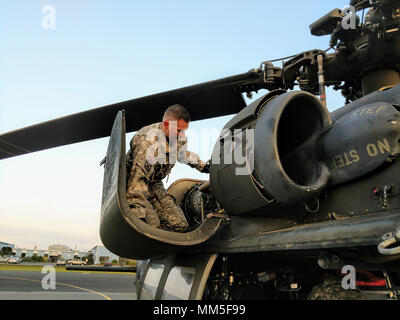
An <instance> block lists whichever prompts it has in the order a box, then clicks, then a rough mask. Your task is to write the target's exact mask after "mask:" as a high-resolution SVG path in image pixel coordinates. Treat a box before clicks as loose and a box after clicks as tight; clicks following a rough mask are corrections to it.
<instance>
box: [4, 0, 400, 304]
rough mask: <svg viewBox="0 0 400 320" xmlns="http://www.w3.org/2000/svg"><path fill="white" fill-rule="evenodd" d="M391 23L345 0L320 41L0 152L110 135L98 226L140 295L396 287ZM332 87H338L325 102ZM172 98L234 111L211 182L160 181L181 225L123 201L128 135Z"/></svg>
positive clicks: (398, 184) (395, 39) (302, 295)
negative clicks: (131, 270)
mask: <svg viewBox="0 0 400 320" xmlns="http://www.w3.org/2000/svg"><path fill="white" fill-rule="evenodd" d="M361 12H362V18H360V17H359V14H360V13H361ZM346 22H350V23H349V25H347V24H346ZM352 23H353V24H354V25H353V26H352ZM399 28H400V1H397V0H396V1H387V0H374V1H372V0H371V1H365V0H352V1H351V2H350V6H349V10H348V12H346V10H340V9H334V10H332V11H331V12H329V13H328V14H327V15H325V16H324V17H322V18H321V19H319V20H317V21H316V22H314V23H313V24H312V25H311V26H310V31H311V33H312V34H313V35H315V36H325V35H330V37H331V38H330V39H331V40H330V47H329V49H328V50H319V49H315V50H310V51H306V52H302V53H300V54H297V55H295V56H292V57H288V58H286V59H285V62H284V64H283V66H282V67H276V66H275V65H274V64H273V62H275V61H265V62H263V63H261V65H260V66H259V67H258V68H256V69H252V70H250V71H249V72H246V73H243V74H238V75H234V76H230V77H227V78H223V79H218V80H214V81H210V82H206V83H201V84H197V85H193V86H189V87H184V88H181V89H176V90H171V91H167V92H163V93H159V94H154V95H151V96H147V97H143V98H139V99H134V100H130V101H126V102H122V103H117V104H113V105H109V106H106V107H101V108H97V109H92V110H89V111H85V112H81V113H78V114H74V115H70V116H66V117H63V118H59V119H55V120H52V121H48V122H45V123H41V124H37V125H33V126H31V127H27V128H23V129H19V130H16V131H12V132H9V133H5V134H2V135H0V159H6V158H10V157H13V156H18V155H22V154H26V153H29V152H35V151H39V150H44V149H48V148H52V147H56V146H61V145H66V144H71V143H76V142H81V141H86V140H92V139H97V138H101V137H106V136H110V140H109V145H108V150H107V154H106V157H105V159H104V160H103V161H102V162H101V164H102V165H104V182H103V195H102V207H101V216H100V237H101V239H102V242H103V244H104V245H105V246H106V247H107V248H108V249H109V250H110V251H111V252H113V253H115V254H117V255H119V256H121V257H125V258H131V259H136V260H138V268H137V275H136V277H137V278H136V279H137V280H136V290H137V294H138V298H139V299H189V300H194V299H196V300H197V299H206V300H240V299H282V298H284V299H312V298H320V299H336V298H338V297H341V296H346V297H350V298H351V299H353V298H354V299H367V298H368V299H370V298H377V299H378V298H380V299H382V298H383V299H385V298H388V299H398V298H399V294H400V292H399V291H398V289H397V287H396V285H399V284H400V278H399V277H400V274H399V271H400V265H399V259H400V255H399V254H400V251H399V248H398V246H397V243H398V241H399V240H400V211H399V208H400V197H399V194H400V181H399V180H398V179H397V175H396V172H397V170H398V169H397V166H399V165H400V162H399V161H398V157H399V155H400V145H399V138H400V69H399V67H400V48H399V46H400V29H399ZM330 50H333V52H332V53H329V51H330ZM295 86H299V88H300V90H293V89H294V87H295ZM327 86H333V88H334V89H335V90H341V92H342V94H343V96H344V97H345V98H346V105H345V106H344V107H342V108H340V109H337V110H336V111H334V112H332V113H329V111H328V110H327V107H326V92H325V88H326V87H327ZM263 89H265V90H268V91H269V92H268V93H267V94H266V95H264V96H262V97H261V98H259V99H257V100H256V101H254V102H252V103H250V104H249V105H247V104H246V103H245V101H244V99H243V94H247V95H248V96H250V95H251V94H252V93H253V92H258V91H259V90H263ZM176 103H179V104H182V105H184V106H185V107H186V108H187V109H188V111H189V112H190V115H191V118H192V120H194V121H195V120H202V119H207V118H211V117H217V116H223V115H229V114H232V113H236V116H235V117H234V118H233V119H232V120H230V121H229V122H228V123H227V124H226V125H225V127H224V129H223V130H222V133H221V135H220V137H219V138H218V141H217V142H216V144H215V147H214V150H213V154H212V158H211V162H210V179H209V181H203V180H194V179H181V180H178V181H176V182H174V183H173V184H172V185H171V186H170V187H169V188H168V192H169V193H170V194H171V195H173V196H174V198H175V199H176V202H177V204H178V205H179V206H180V207H181V208H182V209H183V211H184V213H185V215H186V218H187V220H188V221H189V223H190V225H191V231H188V232H185V233H177V232H171V231H166V230H161V229H156V228H154V227H152V226H150V225H148V224H146V223H145V222H144V221H143V220H142V219H140V218H139V217H134V216H132V215H128V212H129V211H130V209H129V206H128V204H127V201H126V188H127V150H126V133H127V132H132V131H137V130H138V129H140V128H141V127H143V126H145V125H147V124H150V123H152V122H154V120H155V119H154V114H160V112H161V109H160V108H163V107H164V106H166V105H173V104H176ZM149 109H151V110H152V111H153V112H152V113H151V114H150V113H146V112H145V111H146V110H149ZM158 111H160V112H158ZM131 113H132V114H141V115H143V116H142V117H140V118H137V117H133V116H130V114H131ZM88 124H89V125H88ZM94 124H95V125H94ZM70 128H74V130H69V129H70ZM49 132H51V133H52V134H49ZM247 141H250V142H251V143H243V142H247ZM237 153H238V154H241V155H243V154H244V155H245V156H244V158H243V157H236V156H235V155H236V154H237ZM243 159H244V161H243ZM238 172H240V174H238ZM345 266H352V267H354V269H355V270H357V273H356V275H357V280H358V281H356V280H354V281H355V282H356V284H357V289H356V290H346V289H345V288H343V283H342V280H343V275H342V273H341V272H342V270H343V267H345ZM360 277H361V279H362V280H360ZM327 283H328V284H329V286H327ZM328 287H329V289H327V288H328Z"/></svg>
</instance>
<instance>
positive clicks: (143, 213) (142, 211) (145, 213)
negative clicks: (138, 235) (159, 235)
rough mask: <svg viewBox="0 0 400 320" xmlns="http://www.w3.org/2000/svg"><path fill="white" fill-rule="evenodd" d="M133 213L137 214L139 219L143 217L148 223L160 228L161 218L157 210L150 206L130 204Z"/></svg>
mask: <svg viewBox="0 0 400 320" xmlns="http://www.w3.org/2000/svg"><path fill="white" fill-rule="evenodd" d="M130 209H131V212H130V213H131V214H133V215H135V216H136V217H137V218H139V219H143V220H144V221H146V223H148V224H150V225H151V226H153V227H155V228H158V227H159V226H160V219H159V218H158V216H157V214H156V212H155V211H154V210H151V209H149V208H145V207H143V206H141V205H138V204H135V205H131V206H130Z"/></svg>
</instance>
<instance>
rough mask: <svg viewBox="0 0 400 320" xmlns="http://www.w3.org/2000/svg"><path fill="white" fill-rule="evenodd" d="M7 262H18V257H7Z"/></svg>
mask: <svg viewBox="0 0 400 320" xmlns="http://www.w3.org/2000/svg"><path fill="white" fill-rule="evenodd" d="M7 263H8V264H20V263H21V261H20V259H19V258H18V257H11V258H10V259H8V261H7Z"/></svg>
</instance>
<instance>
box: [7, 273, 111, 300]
mask: <svg viewBox="0 0 400 320" xmlns="http://www.w3.org/2000/svg"><path fill="white" fill-rule="evenodd" d="M0 279H8V280H23V281H31V282H40V283H41V282H42V281H41V280H33V279H26V278H14V277H0ZM56 285H60V286H65V287H71V288H75V289H79V290H83V291H88V292H91V293H94V294H98V295H99V296H102V297H103V298H105V299H106V300H112V299H111V298H110V297H109V296H107V295H105V294H103V293H101V292H97V291H94V290H90V289H86V288H81V287H78V286H74V285H72V284H68V283H62V282H56Z"/></svg>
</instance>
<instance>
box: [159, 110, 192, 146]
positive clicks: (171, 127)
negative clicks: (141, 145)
mask: <svg viewBox="0 0 400 320" xmlns="http://www.w3.org/2000/svg"><path fill="white" fill-rule="evenodd" d="M190 120H191V119H190V115H189V112H188V111H187V110H186V109H185V108H184V107H182V106H181V105H179V104H176V105H173V106H171V107H169V108H168V109H167V110H165V112H164V117H163V120H162V121H163V122H162V129H163V131H164V133H165V135H166V136H167V137H169V138H170V139H174V138H175V139H176V138H178V137H184V136H185V131H186V130H187V129H188V128H189V123H190Z"/></svg>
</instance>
